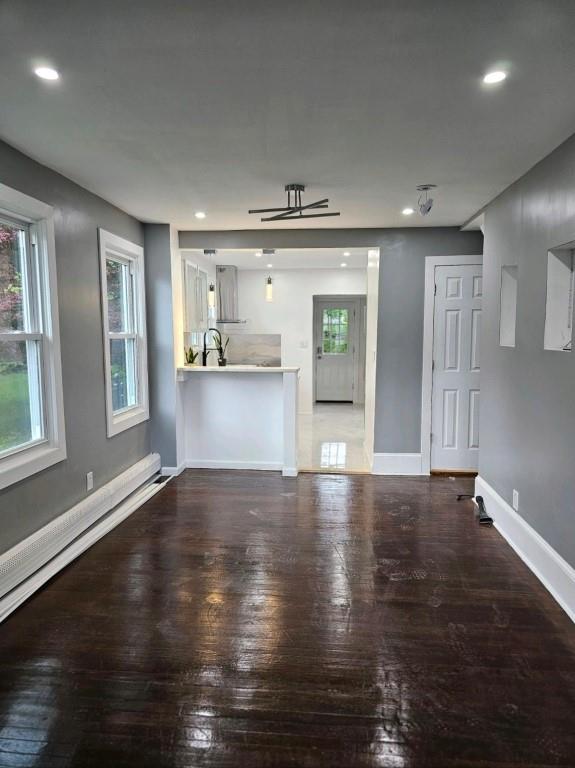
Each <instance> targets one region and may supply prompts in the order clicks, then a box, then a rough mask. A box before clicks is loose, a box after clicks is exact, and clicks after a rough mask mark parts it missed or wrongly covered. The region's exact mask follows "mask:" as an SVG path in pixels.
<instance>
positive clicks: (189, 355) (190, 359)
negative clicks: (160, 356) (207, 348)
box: [184, 347, 200, 365]
mask: <svg viewBox="0 0 575 768" xmlns="http://www.w3.org/2000/svg"><path fill="white" fill-rule="evenodd" d="M199 354H200V353H199V351H198V352H194V348H193V347H188V348H187V349H186V348H185V347H184V356H185V358H186V365H195V363H196V360H197V359H198V355H199Z"/></svg>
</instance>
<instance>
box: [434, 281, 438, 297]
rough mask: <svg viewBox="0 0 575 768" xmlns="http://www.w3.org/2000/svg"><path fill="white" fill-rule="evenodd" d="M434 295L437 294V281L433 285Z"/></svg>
mask: <svg viewBox="0 0 575 768" xmlns="http://www.w3.org/2000/svg"><path fill="white" fill-rule="evenodd" d="M433 295H434V296H437V283H435V285H434V286H433Z"/></svg>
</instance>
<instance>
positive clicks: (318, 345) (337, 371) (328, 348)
mask: <svg viewBox="0 0 575 768" xmlns="http://www.w3.org/2000/svg"><path fill="white" fill-rule="evenodd" d="M356 312H357V301H353V300H349V301H346V300H344V299H342V300H333V301H332V300H328V299H317V298H316V299H315V300H314V344H315V350H314V352H315V358H316V360H315V399H316V401H331V402H350V403H352V402H353V394H354V391H353V389H354V378H355V354H356V321H357V319H358V318H357V317H356Z"/></svg>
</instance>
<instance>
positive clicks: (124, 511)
mask: <svg viewBox="0 0 575 768" xmlns="http://www.w3.org/2000/svg"><path fill="white" fill-rule="evenodd" d="M159 469H160V457H159V455H158V454H155V453H151V454H149V455H148V456H146V457H145V458H144V459H142V460H141V461H138V462H137V463H136V464H134V465H133V466H132V467H130V468H129V469H127V470H126V471H125V472H122V474H121V475H119V476H118V477H116V478H114V479H113V480H111V481H110V482H109V483H106V485H104V486H102V487H101V488H99V489H98V490H97V491H95V492H94V493H93V494H91V495H90V496H88V497H86V498H85V499H83V500H82V501H81V502H79V503H78V504H76V505H75V506H73V507H72V508H71V509H69V510H68V511H67V512H64V513H63V514H62V515H59V516H58V517H57V518H55V519H54V520H52V521H51V522H49V523H48V524H47V525H45V526H43V527H42V528H40V530H38V531H36V532H35V533H33V534H32V535H31V536H28V537H27V538H26V539H24V540H23V541H21V542H19V543H18V544H16V546H15V547H12V549H9V550H8V551H7V552H5V553H4V554H3V555H0V622H1V621H3V620H4V619H5V618H6V617H7V616H8V615H9V614H10V613H12V611H14V610H15V609H16V608H17V607H18V606H19V605H21V604H22V603H23V602H24V600H26V599H27V598H28V597H30V595H32V594H33V593H34V592H35V591H36V590H37V589H39V588H40V587H41V586H42V585H43V584H45V583H46V581H48V579H50V578H52V576H54V574H56V573H57V572H58V571H59V570H61V569H62V568H64V567H65V566H66V565H68V564H69V563H70V562H72V560H74V559H75V558H76V557H78V555H80V554H81V553H82V552H84V551H85V550H86V549H88V547H90V546H91V545H92V544H94V543H95V542H96V541H97V540H98V539H100V538H102V536H104V535H105V534H106V533H108V531H110V530H112V528H114V527H115V526H116V525H118V524H119V523H121V522H122V520H125V519H126V518H127V517H128V516H129V515H131V514H132V512H134V511H135V510H136V509H137V508H138V507H140V506H141V505H142V504H143V503H144V501H146V499H147V498H149V497H150V496H152V495H153V494H154V493H156V492H157V491H158V490H159V489H160V488H161V487H162V486H161V485H155V484H151V485H148V486H146V487H144V488H141V486H143V484H144V483H146V481H147V480H149V479H150V478H151V477H152V476H153V475H155V474H157V472H158V471H159ZM138 489H140V491H139V492H138V493H136V491H138ZM111 510H114V511H113V512H112V513H111V514H108V513H109V512H110V511H111ZM101 518H103V519H101Z"/></svg>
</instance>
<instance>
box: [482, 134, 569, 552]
mask: <svg viewBox="0 0 575 768" xmlns="http://www.w3.org/2000/svg"><path fill="white" fill-rule="evenodd" d="M574 180H575V137H573V138H571V139H569V140H568V141H567V142H566V143H565V144H563V145H562V146H560V147H559V148H558V149H557V150H555V152H553V153H552V154H551V155H549V156H548V157H547V158H545V159H544V160H543V161H542V162H541V163H539V164H538V165H536V166H535V167H534V168H533V169H532V170H531V171H529V172H528V173H527V174H526V175H525V176H523V178H521V179H520V180H519V181H518V182H516V183H515V184H514V185H513V186H511V187H510V188H509V189H507V190H506V191H505V192H504V193H503V194H502V195H501V196H500V197H498V198H497V199H496V200H495V201H494V202H493V203H491V205H490V206H489V207H488V209H487V211H486V215H485V256H484V311H483V325H482V333H483V342H482V366H481V417H480V432H481V451H480V465H479V469H480V475H481V477H482V478H483V479H484V480H486V481H487V482H488V483H489V484H490V485H491V486H492V487H493V488H495V490H496V491H497V492H498V493H499V494H500V495H501V496H502V497H503V498H504V499H505V500H506V501H507V502H508V503H509V504H511V502H512V493H513V489H514V488H516V489H517V490H518V491H519V514H520V515H521V516H522V517H524V518H525V520H527V522H528V523H529V524H530V525H532V526H533V528H535V530H536V531H538V532H539V533H540V534H541V536H543V538H544V539H546V540H547V541H548V542H549V544H551V546H552V547H553V548H554V549H556V550H557V552H559V553H560V554H561V555H562V556H563V557H564V558H565V559H566V560H567V561H568V562H569V563H570V564H571V565H573V566H575V532H574V530H575V529H574V523H575V353H573V352H553V351H546V350H544V349H543V333H544V326H545V301H546V279H547V273H546V270H547V250H548V249H549V248H551V247H554V246H557V245H561V244H562V243H567V242H570V241H572V240H575V181H574ZM509 264H517V266H518V300H517V330H516V347H515V348H514V349H506V348H502V347H500V346H499V291H500V279H501V278H500V270H501V266H502V265H509Z"/></svg>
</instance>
